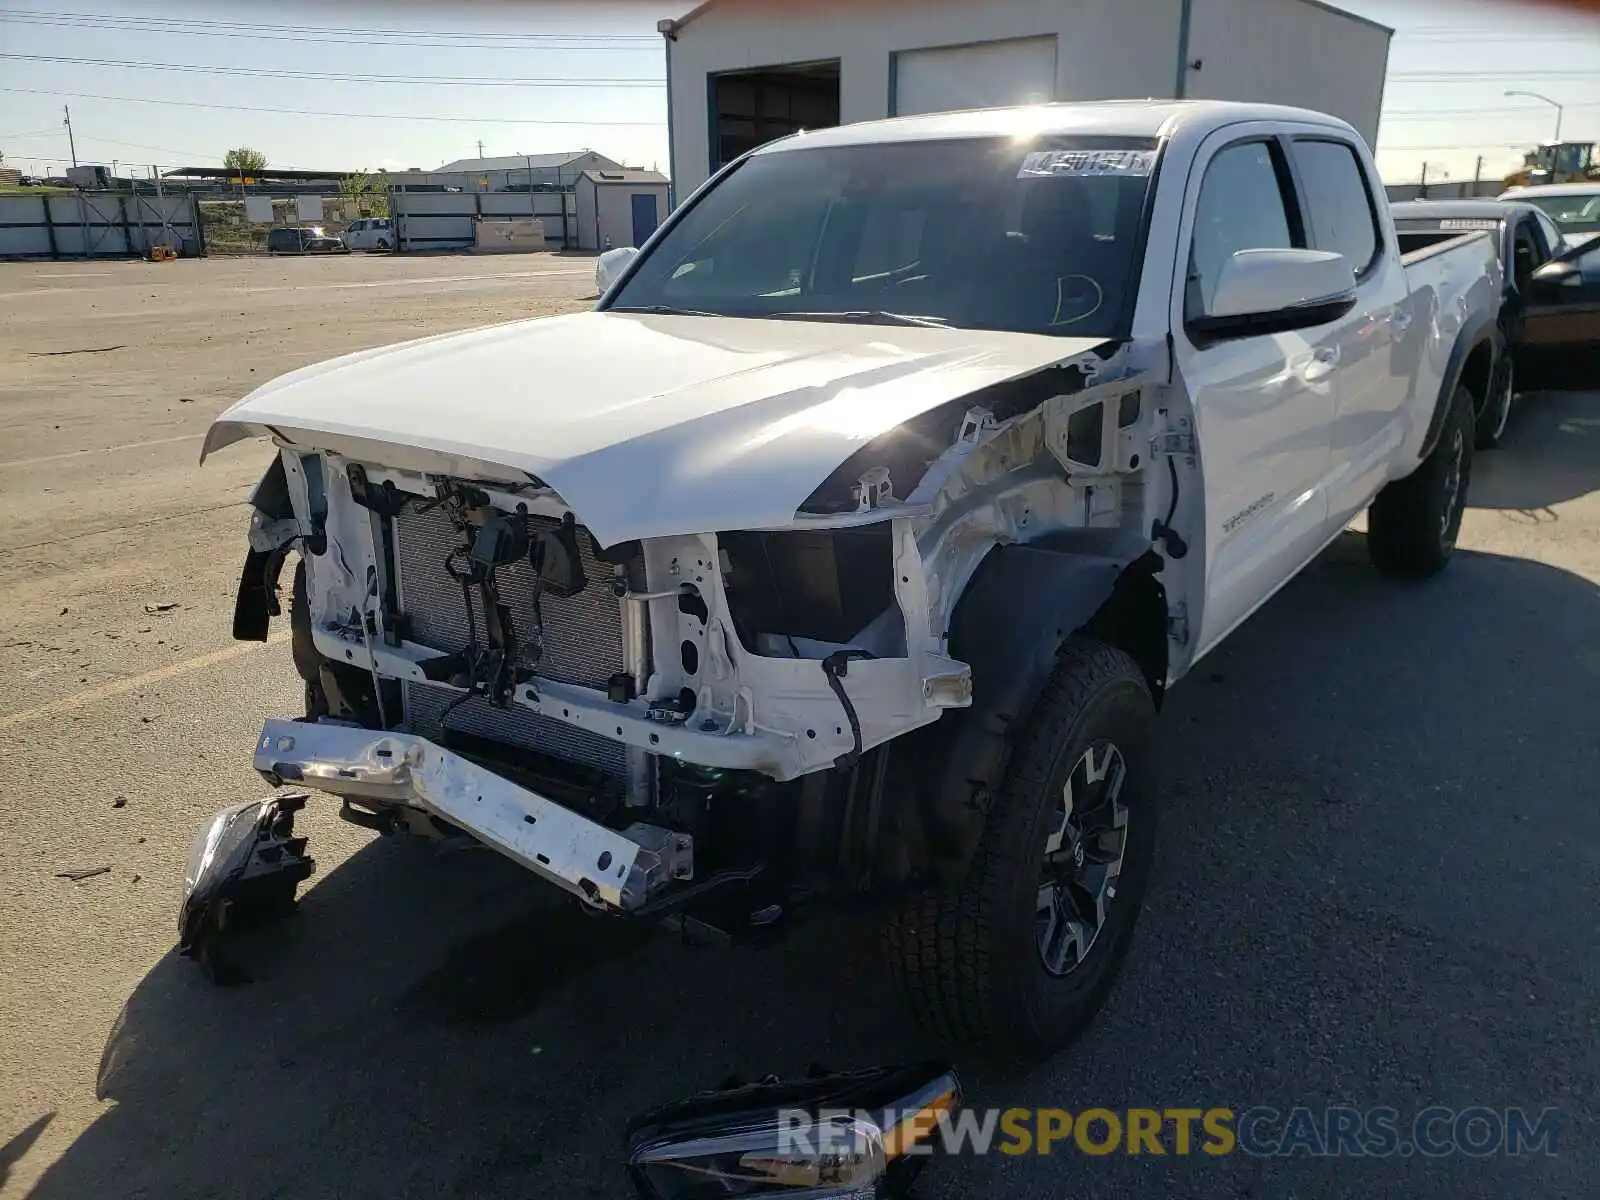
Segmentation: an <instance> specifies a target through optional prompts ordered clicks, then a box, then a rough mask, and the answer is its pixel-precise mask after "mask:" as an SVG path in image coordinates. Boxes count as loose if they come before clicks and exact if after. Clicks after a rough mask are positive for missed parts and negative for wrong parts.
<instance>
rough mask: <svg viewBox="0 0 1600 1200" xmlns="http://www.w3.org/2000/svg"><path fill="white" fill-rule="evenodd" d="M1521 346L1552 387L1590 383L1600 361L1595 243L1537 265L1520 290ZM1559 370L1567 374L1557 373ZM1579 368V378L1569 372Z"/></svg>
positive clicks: (1599, 255)
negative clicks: (1536, 359)
mask: <svg viewBox="0 0 1600 1200" xmlns="http://www.w3.org/2000/svg"><path fill="white" fill-rule="evenodd" d="M1524 303H1525V307H1524V309H1523V327H1522V344H1523V346H1524V347H1525V348H1526V349H1527V350H1530V351H1533V352H1535V353H1536V354H1537V355H1538V357H1539V358H1540V359H1541V360H1542V361H1541V362H1540V366H1541V367H1542V368H1547V369H1548V370H1549V373H1550V376H1551V378H1550V381H1549V382H1550V384H1551V385H1552V386H1556V387H1571V388H1587V387H1594V386H1595V384H1596V379H1595V360H1596V359H1600V241H1596V242H1591V243H1589V244H1588V245H1587V246H1585V247H1583V249H1582V250H1581V251H1578V252H1572V251H1567V252H1564V253H1561V254H1558V255H1557V257H1555V258H1553V259H1551V260H1550V261H1549V262H1547V263H1545V264H1544V265H1542V266H1540V267H1539V268H1537V269H1536V270H1535V271H1534V272H1533V273H1532V274H1531V275H1530V276H1529V278H1528V284H1527V290H1526V292H1525V293H1524ZM1563 368H1565V369H1566V370H1567V371H1568V373H1569V375H1568V377H1563V376H1562V374H1561V372H1562V369H1563ZM1580 369H1581V371H1582V377H1581V378H1579V377H1577V376H1576V375H1571V374H1570V373H1571V372H1572V371H1577V370H1580Z"/></svg>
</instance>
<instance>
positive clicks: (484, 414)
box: [201, 312, 1103, 545]
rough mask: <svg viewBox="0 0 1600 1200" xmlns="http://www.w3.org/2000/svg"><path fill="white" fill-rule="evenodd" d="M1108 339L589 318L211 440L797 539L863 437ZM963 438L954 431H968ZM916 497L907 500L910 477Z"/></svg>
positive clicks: (440, 339) (630, 531)
mask: <svg viewBox="0 0 1600 1200" xmlns="http://www.w3.org/2000/svg"><path fill="white" fill-rule="evenodd" d="M1102 344H1103V339H1099V338H1065V337H1045V336H1042V335H1038V334H1025V333H994V332H985V331H981V330H967V329H938V328H921V327H901V326H881V325H860V324H851V323H845V322H820V321H775V320H751V319H742V318H728V317H693V316H665V315H653V314H640V313H615V312H587V313H579V314H575V315H573V316H567V317H554V318H546V319H542V320H531V321H518V322H514V323H512V324H507V325H494V326H490V327H488V328H484V329H476V330H472V331H469V332H465V333H455V334H443V335H439V336H435V337H429V338H423V339H420V340H418V341H413V342H406V343H403V344H401V345H398V346H389V347H385V348H382V349H377V350H367V351H362V352H360V353H356V354H350V355H346V356H344V357H342V358H336V359H333V360H331V361H329V362H324V363H319V364H316V365H315V366H310V367H305V368H303V369H301V370H298V371H294V372H291V373H290V374H288V375H285V376H282V377H281V378H279V379H276V380H274V381H272V382H271V383H268V384H266V385H265V386H263V387H260V388H258V389H257V390H256V391H254V392H252V393H251V394H250V395H248V396H246V397H245V398H244V399H243V400H241V401H239V402H238V403H237V404H235V405H233V407H231V408H229V409H228V410H227V411H226V412H224V413H223V414H222V415H221V416H220V417H218V418H217V420H216V423H215V424H214V425H213V426H212V427H211V430H210V432H209V433H208V434H207V436H206V442H205V447H204V449H203V450H202V452H201V461H202V462H203V461H204V460H205V457H206V456H207V455H208V454H210V453H211V452H212V451H214V450H217V449H219V448H220V447H222V446H226V445H229V444H230V443H233V442H236V441H239V440H241V439H242V438H246V437H250V436H253V435H261V434H271V435H274V436H276V437H279V438H282V439H284V440H286V441H288V442H291V443H293V444H295V445H303V446H306V447H307V448H317V449H323V450H332V451H336V452H339V453H345V454H351V455H353V456H356V457H360V458H363V459H365V460H366V461H370V462H373V463H376V464H380V465H385V466H389V467H393V468H397V469H406V470H422V471H436V472H439V473H443V474H464V475H473V474H480V475H481V474H482V473H483V470H484V468H485V467H488V468H491V469H494V468H497V469H498V471H497V472H495V473H497V474H499V475H500V476H502V477H503V476H505V475H506V474H507V469H509V471H510V473H511V477H513V478H516V477H518V476H520V475H522V474H526V475H533V476H536V477H537V478H538V479H540V480H542V481H543V482H545V483H547V484H548V485H550V486H551V487H552V488H554V489H555V490H556V491H557V492H558V493H559V494H560V495H561V497H562V499H563V500H564V501H565V502H566V503H567V504H568V505H569V506H571V508H572V509H573V511H574V512H576V513H577V514H578V517H579V519H580V520H581V521H582V522H583V523H584V524H585V525H587V526H588V527H589V529H590V531H591V532H592V533H593V535H594V536H595V537H596V538H597V539H598V540H599V541H600V542H601V543H602V544H603V545H613V544H615V543H617V542H620V541H627V540H630V539H633V538H641V537H660V536H665V535H668V534H683V533H714V532H717V531H719V530H725V529H734V528H775V527H776V528H781V527H783V526H785V525H789V524H791V523H792V522H793V520H794V516H795V511H796V510H797V509H798V508H799V507H800V505H801V504H803V503H804V502H805V501H806V499H807V498H808V497H809V496H810V495H811V493H812V492H813V491H814V490H815V489H816V488H817V487H818V486H819V485H820V484H822V483H823V481H824V480H826V479H827V477H828V476H829V475H830V474H831V473H832V472H833V471H834V470H835V469H836V468H837V467H838V466H839V465H840V464H841V463H843V462H844V461H845V459H847V458H848V457H849V456H850V455H851V454H852V453H853V452H854V451H855V450H857V449H858V448H859V447H860V446H861V445H862V444H863V443H865V442H868V441H870V440H871V439H873V438H875V437H877V436H879V435H880V434H883V433H885V432H887V431H888V430H890V429H892V428H894V427H895V426H896V425H899V424H901V423H902V422H904V421H907V420H909V419H910V418H912V417H915V416H917V415H918V414H920V413H923V412H926V411H928V410H929V409H932V408H934V407H936V406H937V405H940V404H943V403H946V402H948V401H952V400H956V399H959V398H960V397H961V396H963V395H966V394H968V393H970V392H974V391H977V390H978V389H979V388H983V387H987V386H989V385H991V384H995V383H1000V382H1003V381H1005V380H1008V379H1013V378H1017V377H1019V376H1023V375H1028V374H1032V373H1033V372H1035V371H1038V370H1040V369H1042V368H1045V367H1048V366H1050V365H1052V364H1055V363H1059V362H1062V361H1064V360H1067V359H1072V358H1076V357H1077V356H1079V355H1082V354H1085V353H1088V352H1089V351H1092V350H1094V349H1096V348H1097V347H1099V346H1100V345H1102ZM954 433H955V430H954V429H953V428H952V430H951V434H952V436H953V435H954ZM896 482H898V483H901V486H902V489H903V488H904V483H903V481H896Z"/></svg>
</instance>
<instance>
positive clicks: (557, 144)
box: [0, 0, 1600, 180]
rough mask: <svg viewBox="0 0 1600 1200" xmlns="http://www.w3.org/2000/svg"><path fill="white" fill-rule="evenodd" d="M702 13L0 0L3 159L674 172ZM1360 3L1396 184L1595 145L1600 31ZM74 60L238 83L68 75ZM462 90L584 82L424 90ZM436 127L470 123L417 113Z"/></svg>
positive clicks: (1481, 5) (1457, 7) (567, 6)
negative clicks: (1551, 148) (691, 30)
mask: <svg viewBox="0 0 1600 1200" xmlns="http://www.w3.org/2000/svg"><path fill="white" fill-rule="evenodd" d="M689 6H690V5H689V3H688V0H660V2H656V0H645V2H642V3H633V2H630V0H611V2H609V3H606V4H604V5H600V4H593V3H590V4H581V3H576V2H565V3H546V4H539V5H537V6H534V5H527V4H517V5H512V4H495V5H482V4H473V3H457V4H455V5H452V6H442V5H437V4H423V3H415V2H408V3H392V2H391V3H387V4H383V5H378V4H358V5H350V4H345V5H340V4H317V5H306V4H300V3H280V4H278V5H275V6H270V7H269V6H267V5H264V4H253V5H244V4H239V3H216V2H213V3H209V4H199V3H190V4H174V3H163V4H159V5H158V4H152V3H149V2H147V0H0V55H3V56H14V57H0V151H3V152H4V154H5V161H6V164H7V165H12V166H21V167H23V168H24V169H34V170H38V171H41V172H42V171H56V170H59V169H60V168H61V167H62V166H63V165H64V164H65V162H66V160H67V144H66V137H65V130H64V129H63V127H62V124H61V119H62V112H61V106H62V105H63V104H70V105H71V106H72V117H73V128H74V131H75V134H76V137H77V146H78V157H79V159H80V161H84V162H103V163H107V164H109V163H111V162H112V161H113V160H117V162H118V163H119V165H122V166H124V168H125V167H126V165H127V164H137V168H136V169H139V170H142V169H143V168H144V167H145V166H146V165H148V164H156V165H160V166H174V165H189V164H194V163H211V162H216V161H217V160H218V159H219V158H220V156H221V155H222V153H223V152H224V151H225V150H226V149H227V148H228V147H230V146H237V145H250V146H255V147H257V148H259V149H261V150H262V151H264V152H265V153H266V155H267V157H268V159H269V161H271V162H273V163H275V164H277V165H280V166H303V167H317V168H340V169H346V168H353V167H365V168H369V169H378V168H406V167H423V168H432V167H437V166H438V165H439V164H440V163H442V162H445V161H447V160H451V159H456V158H464V157H471V156H474V155H476V153H477V148H478V142H479V140H480V139H481V140H482V143H483V150H484V153H485V154H489V155H502V154H521V153H530V154H531V153H540V152H546V151H554V150H568V149H575V148H581V147H590V148H593V149H596V150H599V151H601V152H602V153H604V154H608V155H610V156H611V157H613V158H617V159H621V160H624V161H626V162H628V163H630V164H632V165H638V166H646V167H649V166H659V167H661V168H663V169H664V168H665V166H666V161H667V137H666V95H665V90H664V88H663V86H662V76H663V65H662V49H661V41H660V38H659V36H658V35H657V34H656V32H655V25H656V21H657V20H658V19H659V18H661V17H663V16H669V15H676V14H679V13H681V12H683V11H684V10H685V9H686V8H688V7H689ZM1345 7H1347V8H1350V9H1351V10H1352V11H1355V12H1358V13H1361V14H1362V15H1364V16H1369V17H1372V18H1374V19H1376V20H1379V21H1382V22H1383V23H1384V24H1386V25H1390V26H1393V27H1394V28H1395V29H1396V30H1397V33H1396V36H1395V39H1394V45H1393V48H1392V51H1391V55H1390V61H1389V70H1390V79H1389V82H1388V86H1387V88H1386V91H1385V95H1384V120H1383V125H1382V129H1381V131H1380V135H1379V145H1378V152H1379V154H1378V157H1379V165H1380V166H1381V167H1382V169H1383V171H1384V175H1385V177H1386V178H1388V179H1390V180H1405V179H1415V178H1416V177H1417V175H1418V174H1419V173H1420V170H1421V166H1422V164H1423V163H1424V162H1427V163H1428V164H1429V175H1430V177H1434V178H1437V177H1439V176H1441V175H1444V174H1448V175H1449V176H1450V177H1451V178H1462V177H1470V176H1471V175H1472V174H1473V171H1474V169H1475V167H1476V159H1477V157H1478V155H1480V154H1481V155H1483V156H1484V163H1483V173H1484V174H1485V176H1491V177H1492V176H1498V175H1501V174H1504V173H1505V172H1506V171H1507V170H1509V169H1511V168H1513V167H1515V166H1516V165H1517V164H1519V163H1520V162H1521V149H1522V148H1525V147H1527V146H1529V145H1531V144H1533V143H1535V142H1538V141H1545V140H1549V139H1550V137H1551V136H1552V134H1553V132H1554V126H1555V110H1554V109H1553V108H1551V107H1549V106H1548V105H1545V104H1542V103H1541V102H1540V101H1538V100H1533V99H1528V98H1525V97H1510V98H1508V97H1506V96H1505V95H1504V92H1505V91H1506V90H1508V89H1517V88H1526V89H1530V90H1533V91H1537V92H1542V93H1544V94H1545V95H1547V96H1549V97H1551V98H1552V99H1554V100H1557V101H1560V102H1561V103H1563V104H1564V105H1565V106H1566V113H1565V121H1564V125H1563V136H1564V137H1566V138H1568V139H1573V138H1582V139H1600V17H1597V16H1595V15H1593V14H1592V13H1591V15H1587V16H1582V15H1577V14H1572V13H1563V12H1561V11H1559V10H1552V9H1545V8H1540V7H1537V6H1534V5H1530V4H1527V3H1506V2H1500V3H1489V2H1488V0H1471V2H1465V0H1452V2H1444V3H1440V2H1437V0H1348V2H1347V3H1346V4H1345ZM441 9H443V10H444V11H445V12H447V13H448V14H449V15H448V16H440V15H439V13H440V11H441ZM64 14H65V15H64ZM70 14H80V15H79V16H77V17H73V16H71V15H70ZM81 14H88V16H85V15H81ZM178 22H184V24H181V25H180V24H176V23H178ZM196 23H201V24H196ZM269 26H270V27H276V28H267V27H269ZM197 29H203V30H205V31H206V32H205V33H204V34H201V33H196V32H193V31H194V30H197ZM324 31H336V32H324ZM245 35H249V36H245ZM330 37H338V38H341V39H343V40H342V42H330V41H328V40H326V39H328V38H330ZM30 56H32V57H30ZM63 57H65V58H76V59H97V60H110V61H113V62H120V63H129V62H143V63H165V64H187V65H203V66H207V67H221V68H229V69H230V71H231V72H232V73H207V72H195V71H177V70H151V69H143V68H137V67H129V66H113V65H104V64H103V63H92V62H61V61H53V60H58V59H61V58H63ZM284 71H292V72H300V73H302V74H305V75H308V76H316V75H317V74H319V73H321V74H329V73H332V74H337V75H341V76H345V77H346V78H339V79H325V78H314V77H313V78H284V77H282V76H281V75H278V74H276V73H278V72H284ZM250 72H260V73H259V74H251V73H250ZM350 75H365V76H373V75H381V76H400V77H402V80H403V81H401V82H393V81H380V80H371V79H367V80H360V79H351V78H348V76H350ZM469 77H471V78H476V79H480V80H481V79H485V78H497V79H502V80H516V81H521V80H527V79H530V78H536V79H539V80H552V81H563V80H571V81H580V84H581V85H580V86H572V85H567V86H560V85H559V84H558V83H541V84H537V85H535V84H529V83H526V82H516V83H507V84H503V85H487V84H471V85H461V84H457V83H454V82H450V83H436V82H429V78H433V79H444V80H450V81H457V80H465V79H467V78H469ZM588 80H605V81H607V82H604V83H590V82H582V81H588ZM46 93H48V94H46ZM62 93H71V94H62ZM157 100H161V101H178V102H182V103H177V104H171V103H151V101H157ZM202 104H203V105H211V106H216V107H199V106H198V105H202ZM225 106H226V107H225ZM261 109H276V110H297V111H276V112H265V111H257V110H261ZM324 114H347V115H324ZM357 114H383V115H384V119H378V118H375V117H372V116H363V115H357ZM441 115H443V116H450V117H457V118H460V119H459V120H452V121H435V120H423V119H421V118H424V117H437V116H441Z"/></svg>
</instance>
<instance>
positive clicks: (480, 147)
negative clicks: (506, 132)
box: [478, 138, 483, 158]
mask: <svg viewBox="0 0 1600 1200" xmlns="http://www.w3.org/2000/svg"><path fill="white" fill-rule="evenodd" d="M478 157H479V158H482V157H483V139H482V138H479V139H478Z"/></svg>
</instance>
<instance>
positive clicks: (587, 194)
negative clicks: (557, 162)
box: [573, 178, 600, 250]
mask: <svg viewBox="0 0 1600 1200" xmlns="http://www.w3.org/2000/svg"><path fill="white" fill-rule="evenodd" d="M599 191H600V189H599V188H597V187H596V186H595V185H594V180H592V179H587V178H585V179H580V180H578V185H577V187H575V188H573V200H574V202H575V203H576V205H577V209H578V249H579V250H594V249H596V248H598V247H599V245H600V239H599V235H598V234H597V233H596V232H595V229H596V221H597V220H598V216H597V212H596V205H597V200H598V197H597V195H596V193H598V192H599Z"/></svg>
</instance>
